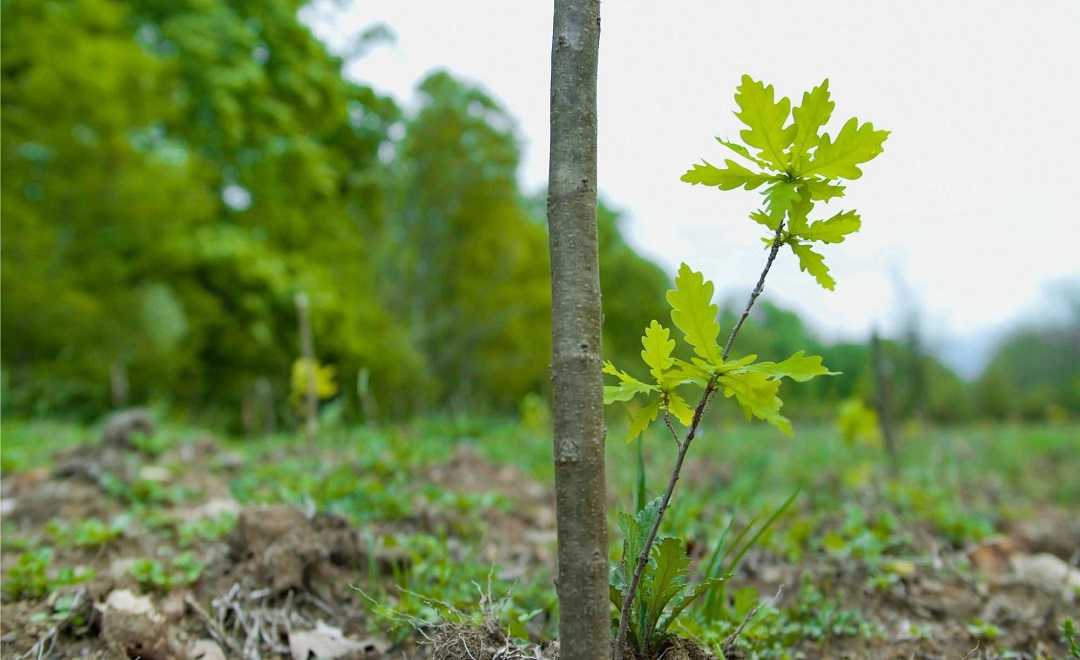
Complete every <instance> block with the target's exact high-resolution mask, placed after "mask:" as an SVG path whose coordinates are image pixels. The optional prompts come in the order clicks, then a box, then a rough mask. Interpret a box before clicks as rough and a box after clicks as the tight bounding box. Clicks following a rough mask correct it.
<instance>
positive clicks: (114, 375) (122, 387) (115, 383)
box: [109, 361, 129, 408]
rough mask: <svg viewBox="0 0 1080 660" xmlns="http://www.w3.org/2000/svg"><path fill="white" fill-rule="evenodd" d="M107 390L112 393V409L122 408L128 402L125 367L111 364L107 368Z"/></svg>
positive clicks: (122, 364)
mask: <svg viewBox="0 0 1080 660" xmlns="http://www.w3.org/2000/svg"><path fill="white" fill-rule="evenodd" d="M109 389H110V391H111V392H112V404H113V408H123V407H124V406H126V405H127V402H128V389H129V388H128V374H127V365H125V364H124V363H123V362H120V361H117V362H113V363H112V366H111V367H110V368H109Z"/></svg>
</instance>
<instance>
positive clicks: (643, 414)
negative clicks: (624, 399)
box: [626, 397, 661, 442]
mask: <svg viewBox="0 0 1080 660" xmlns="http://www.w3.org/2000/svg"><path fill="white" fill-rule="evenodd" d="M660 405H661V404H660V398H659V397H657V398H655V399H653V400H651V401H649V402H648V403H646V404H645V405H644V406H642V407H641V408H638V409H636V410H631V411H630V428H629V431H628V432H627V434H626V441H627V442H632V441H633V440H634V439H635V438H637V437H638V436H639V435H641V434H642V433H644V432H645V429H647V428H649V424H652V423H653V422H654V421H656V418H657V416H658V415H659V414H660Z"/></svg>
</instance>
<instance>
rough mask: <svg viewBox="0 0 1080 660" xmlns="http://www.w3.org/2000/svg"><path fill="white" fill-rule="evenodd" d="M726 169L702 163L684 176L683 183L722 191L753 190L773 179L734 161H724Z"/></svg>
mask: <svg viewBox="0 0 1080 660" xmlns="http://www.w3.org/2000/svg"><path fill="white" fill-rule="evenodd" d="M724 165H726V167H724V168H720V167H716V166H715V165H711V164H709V163H708V162H705V161H702V162H701V163H697V164H695V165H694V167H693V168H692V169H689V170H687V171H686V173H685V174H683V175H682V181H685V182H686V183H690V184H701V185H703V186H716V187H717V188H719V189H720V190H734V189H736V188H740V187H741V188H745V189H746V190H753V189H754V188H757V187H758V186H760V185H761V184H763V183H765V182H766V181H769V180H770V179H772V175H770V174H761V173H760V172H755V171H753V170H750V169H747V168H745V167H743V166H742V165H739V164H738V163H736V162H735V161H733V160H729V159H724Z"/></svg>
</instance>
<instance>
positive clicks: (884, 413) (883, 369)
mask: <svg viewBox="0 0 1080 660" xmlns="http://www.w3.org/2000/svg"><path fill="white" fill-rule="evenodd" d="M870 359H871V360H872V361H873V363H874V385H875V387H874V389H875V390H876V393H877V396H876V397H875V402H874V403H875V406H876V408H877V414H878V426H879V427H880V428H881V437H882V438H883V439H884V441H885V451H886V452H888V454H889V470H890V471H891V472H892V474H893V476H896V474H898V473H899V470H900V464H899V462H898V460H899V459H898V458H897V456H896V431H895V429H894V428H893V418H892V392H891V391H890V385H891V383H890V378H891V374H890V373H889V369H888V366H887V365H886V363H885V355H884V352H883V350H882V348H881V338H880V337H879V336H878V332H877V328H875V329H874V331H873V333H872V334H871V335H870Z"/></svg>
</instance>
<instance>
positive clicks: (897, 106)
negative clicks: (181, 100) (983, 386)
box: [305, 0, 1080, 371]
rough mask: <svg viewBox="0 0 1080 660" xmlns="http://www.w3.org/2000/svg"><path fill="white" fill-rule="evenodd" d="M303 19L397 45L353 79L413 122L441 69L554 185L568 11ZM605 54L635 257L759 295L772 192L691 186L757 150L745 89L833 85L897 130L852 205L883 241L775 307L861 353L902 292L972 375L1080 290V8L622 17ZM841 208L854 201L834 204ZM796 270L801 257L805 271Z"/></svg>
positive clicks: (723, 5) (744, 11)
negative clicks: (738, 99)
mask: <svg viewBox="0 0 1080 660" xmlns="http://www.w3.org/2000/svg"><path fill="white" fill-rule="evenodd" d="M331 7H335V5H329V4H326V5H319V6H318V10H317V11H308V12H307V13H306V14H305V15H306V17H307V18H308V20H309V21H310V22H311V23H312V24H313V26H314V27H315V29H316V32H317V33H318V34H319V35H320V36H321V37H323V38H324V39H325V40H326V41H327V42H328V43H329V44H330V45H331V47H340V46H341V45H342V44H344V43H346V42H347V41H348V40H349V39H350V38H351V37H354V36H355V35H356V34H357V33H358V32H360V31H362V30H363V29H365V28H366V27H369V26H371V25H372V24H374V23H379V22H382V23H385V24H387V25H388V26H389V27H390V28H391V29H392V30H393V31H394V32H395V33H396V34H397V40H396V43H395V44H393V45H389V46H383V47H380V48H378V49H376V50H374V51H373V52H371V53H370V54H369V55H367V56H366V57H364V58H363V59H361V60H358V61H356V62H354V63H352V64H351V65H350V66H349V68H348V73H349V75H350V76H352V77H354V78H356V79H359V80H363V81H366V82H369V83H371V84H373V85H374V86H375V87H377V88H378V89H380V90H381V91H384V92H388V93H391V94H393V95H394V96H396V97H397V98H398V99H399V100H400V101H401V102H403V103H404V104H405V105H406V106H408V105H409V104H410V102H411V100H412V99H413V98H414V95H413V89H414V86H415V84H416V82H417V81H418V80H419V79H420V78H421V77H422V76H423V75H424V74H425V73H426V72H428V71H429V70H431V69H433V68H438V67H443V68H446V69H449V70H450V71H452V72H454V73H455V74H458V75H461V76H464V77H467V78H469V79H472V80H473V81H476V82H479V83H481V84H482V85H483V86H484V87H486V88H487V90H488V91H489V92H491V94H492V95H493V96H495V97H496V98H498V99H499V100H500V101H501V102H502V103H503V104H504V106H505V107H506V108H507V109H508V111H509V113H510V114H511V115H513V116H514V117H515V118H517V121H518V122H519V130H520V133H521V136H522V138H523V141H524V163H523V169H522V172H521V178H522V182H523V184H524V185H525V186H526V188H527V189H529V190H534V189H536V188H538V187H540V186H541V185H543V183H544V182H545V180H546V178H547V155H548V154H547V143H548V83H549V72H550V41H551V2H544V1H535V0H531V1H526V0H484V1H479V0H476V1H472V0H462V1H460V2H436V1H431V2H416V1H412V2H409V1H403V0H377V1H371V0H354V1H353V2H352V3H351V4H350V3H347V2H346V3H344V4H342V5H340V6H336V7H337V8H334V9H332V8H331ZM602 19H603V20H602V32H601V38H600V74H599V81H600V82H599V99H600V100H599V104H600V108H599V109H600V116H599V124H600V135H599V154H600V155H599V173H600V190H601V193H602V194H603V195H605V196H606V197H607V198H608V200H609V201H611V202H612V203H614V205H616V206H617V207H621V208H622V209H624V210H625V211H626V213H627V216H628V217H627V224H626V227H627V230H628V233H629V237H630V240H631V241H632V242H633V243H634V244H635V245H636V246H637V247H638V248H639V249H640V250H641V251H642V252H644V253H646V254H648V255H650V256H651V257H654V258H656V259H657V260H659V261H660V262H661V263H663V264H664V265H665V266H666V267H667V268H668V269H669V270H674V268H675V267H677V265H678V263H679V262H680V261H686V262H687V263H689V264H690V265H691V266H693V267H695V268H696V269H701V270H704V271H705V274H706V276H708V277H711V278H712V279H714V280H715V281H716V282H717V286H718V288H719V290H720V291H721V292H724V294H725V295H727V294H730V295H738V296H739V297H742V296H743V295H745V292H746V291H748V290H749V288H750V287H751V285H752V284H753V281H754V280H755V278H756V276H757V274H758V272H759V270H760V267H761V263H762V260H763V258H764V253H763V252H762V251H761V250H760V247H759V246H760V242H759V240H758V238H759V236H760V235H761V233H762V232H761V231H760V227H758V226H757V225H755V224H754V223H752V222H750V221H749V220H747V219H746V215H747V213H748V211H749V210H750V209H751V208H753V207H754V206H755V205H756V204H757V203H758V195H757V193H755V192H746V191H741V192H720V191H717V190H715V189H708V188H702V187H700V186H689V185H687V184H684V183H682V182H680V181H679V176H680V175H681V174H682V173H683V171H684V170H685V169H686V168H687V167H689V166H690V165H691V164H692V163H694V162H695V161H697V160H698V159H700V158H702V157H705V158H708V159H709V160H712V161H717V160H720V158H721V157H722V147H720V146H719V145H718V144H716V143H715V142H714V141H713V139H712V138H713V136H725V137H732V138H734V137H737V135H738V131H739V128H740V126H739V124H738V120H737V119H736V118H735V117H734V116H733V115H732V110H733V108H734V101H733V100H732V95H733V93H734V89H735V87H736V85H737V84H738V81H739V77H740V75H741V74H742V73H744V72H745V73H749V74H751V75H752V76H754V77H755V78H759V79H764V80H765V81H767V82H770V83H773V84H774V85H776V87H777V89H778V91H779V92H780V93H781V94H783V95H785V96H788V97H791V98H793V99H796V100H797V99H798V98H799V97H801V93H802V91H803V90H805V89H808V88H809V87H811V86H813V85H815V84H817V83H818V82H820V81H821V80H822V79H823V78H825V77H828V78H829V79H830V89H831V90H832V92H833V98H834V100H835V101H836V103H837V106H836V111H835V112H834V114H833V123H832V124H833V125H835V126H839V124H840V123H841V122H842V121H843V120H844V119H846V118H847V117H849V116H852V115H854V116H857V117H859V118H860V119H862V120H871V121H873V122H874V124H875V125H876V126H878V127H881V128H887V129H889V130H891V131H892V135H891V136H890V138H889V141H888V142H887V143H886V147H885V153H884V154H883V155H882V156H880V157H879V158H878V159H877V160H875V161H873V162H872V163H869V164H867V165H866V166H865V167H864V168H863V170H864V175H863V177H862V179H859V180H858V181H855V182H852V185H850V186H849V188H848V196H847V197H846V198H844V199H843V200H840V204H839V205H838V206H837V208H856V209H858V210H859V211H860V212H861V214H862V217H863V229H862V231H861V232H860V233H859V234H857V235H856V236H855V237H854V239H849V241H848V242H846V243H844V244H843V245H840V246H827V247H826V248H824V249H823V250H822V251H823V252H825V253H826V258H827V262H828V263H829V264H830V266H831V268H832V273H833V275H834V276H835V278H836V279H837V282H838V284H837V287H836V291H835V292H833V293H829V292H827V291H824V290H823V289H820V288H818V287H817V285H816V284H815V283H814V281H813V280H812V279H811V278H810V277H809V276H808V275H806V274H804V273H800V272H799V270H798V266H797V265H796V262H795V260H794V259H791V258H787V259H783V260H782V261H781V262H780V264H779V267H778V268H776V269H774V271H773V274H772V275H770V281H769V284H768V286H767V292H768V293H767V295H768V296H769V297H770V298H772V299H773V300H775V301H776V302H778V303H780V304H783V305H787V306H792V307H795V308H796V309H798V310H799V311H800V312H801V313H802V314H803V315H804V316H805V317H806V318H807V319H808V320H809V321H810V322H811V323H812V324H813V326H814V327H815V328H816V329H817V330H818V331H819V332H820V333H821V334H823V335H824V336H828V337H858V338H862V337H864V336H865V335H866V333H867V332H868V329H869V328H870V326H871V325H873V324H875V323H877V324H880V325H882V326H883V327H884V328H885V329H886V330H889V329H890V328H893V327H895V323H896V321H897V319H898V318H899V309H900V307H901V301H900V300H899V298H900V297H902V294H901V293H899V291H898V287H897V285H896V280H897V278H898V276H899V278H902V279H903V280H904V281H905V283H906V287H907V289H908V290H909V291H910V292H912V293H911V295H912V296H913V297H914V298H915V299H916V302H917V303H918V304H919V305H921V306H922V307H923V309H924V317H925V319H926V322H927V326H928V327H927V331H928V332H929V334H930V337H931V339H932V341H934V342H935V343H937V344H938V346H939V347H947V348H948V349H949V351H950V352H952V353H953V361H954V362H956V363H958V364H957V366H960V367H962V368H964V367H967V368H966V369H965V370H967V371H970V369H971V364H973V363H975V362H978V357H979V353H980V352H982V347H983V346H984V344H985V343H986V341H987V339H988V338H989V337H991V336H992V335H993V334H994V333H995V332H998V331H1000V329H1001V328H1003V327H1005V326H1007V325H1009V324H1010V323H1012V322H1014V321H1015V320H1016V319H1017V318H1019V317H1021V316H1022V315H1024V314H1031V313H1033V312H1034V311H1045V310H1046V308H1047V306H1048V304H1049V303H1048V300H1049V296H1048V295H1047V294H1048V287H1047V285H1048V284H1049V283H1052V282H1055V281H1061V280H1063V279H1064V280H1076V279H1080V259H1078V257H1077V242H1078V239H1080V225H1078V221H1080V212H1078V211H1077V194H1078V192H1080V185H1078V177H1080V161H1078V158H1077V156H1078V154H1080V121H1078V117H1080V111H1078V107H1080V91H1078V82H1080V81H1078V76H1077V72H1078V70H1080V1H1078V0H1059V1H1049V0H1039V1H1023V2H1022V1H1004V0H970V1H959V0H955V1H952V0H950V1H943V0H921V1H909V2H903V3H901V2H890V1H885V0H880V1H864V0H847V1H843V2H842V1H827V0H817V1H815V2H794V1H793V2H778V1H758V2H676V3H672V2H656V1H645V0H639V1H632V0H622V1H615V0H608V1H607V2H604V3H603V4H602ZM834 204H835V202H834ZM788 256H790V255H788Z"/></svg>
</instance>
